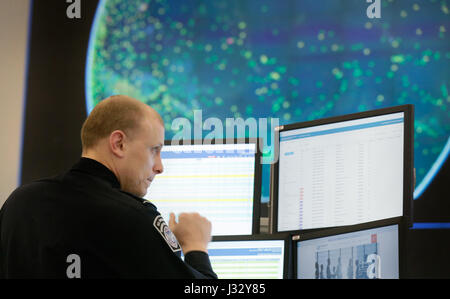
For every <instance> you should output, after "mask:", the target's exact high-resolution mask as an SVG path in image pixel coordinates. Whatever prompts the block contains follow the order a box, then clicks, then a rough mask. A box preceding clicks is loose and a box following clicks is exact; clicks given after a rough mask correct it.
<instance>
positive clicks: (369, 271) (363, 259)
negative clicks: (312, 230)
mask: <svg viewBox="0 0 450 299" xmlns="http://www.w3.org/2000/svg"><path fill="white" fill-rule="evenodd" d="M398 238H399V234H398V225H391V226H385V227H380V228H374V229H368V230H362V231H358V232H352V233H345V234H339V235H336V236H328V237H322V238H317V239H311V240H305V241H299V242H298V243H297V278H300V279H375V278H384V279H394V278H399V241H398Z"/></svg>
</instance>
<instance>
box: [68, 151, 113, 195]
mask: <svg viewBox="0 0 450 299" xmlns="http://www.w3.org/2000/svg"><path fill="white" fill-rule="evenodd" d="M72 170H76V171H81V172H84V173H88V174H91V175H93V176H96V177H99V178H101V179H103V180H105V181H107V182H108V183H110V184H111V186H112V187H113V188H117V189H120V182H119V180H118V179H117V177H116V176H115V174H114V173H113V172H112V171H111V170H109V169H108V168H107V167H106V166H105V165H103V164H102V163H100V162H98V161H96V160H93V159H90V158H84V157H82V158H80V160H79V161H78V163H76V164H75V165H74V166H73V167H72Z"/></svg>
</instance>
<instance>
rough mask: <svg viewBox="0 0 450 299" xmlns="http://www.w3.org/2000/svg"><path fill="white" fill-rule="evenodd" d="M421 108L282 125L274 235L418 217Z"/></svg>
mask: <svg viewBox="0 0 450 299" xmlns="http://www.w3.org/2000/svg"><path fill="white" fill-rule="evenodd" d="M413 124H414V119H413V106H412V105H403V106H397V107H391V108H385V109H379V110H374V111H367V112H361V113H356V114H350V115H344V116H338V117H332V118H326V119H320V120H314V121H308V122H303V123H296V124H290V125H285V126H280V127H278V128H277V131H276V132H278V133H279V137H278V138H277V140H279V146H277V149H278V150H279V153H278V155H279V159H278V161H277V163H275V164H274V165H273V168H272V169H273V175H272V176H273V180H272V182H273V185H272V188H273V192H272V204H273V208H274V210H273V213H272V214H273V220H272V230H273V231H274V232H286V231H294V230H309V229H317V228H326V227H335V226H342V225H352V224H358V223H364V222H370V221H376V220H381V219H387V218H393V217H398V216H404V217H407V218H408V219H410V221H409V222H410V223H411V215H412V202H413V201H412V198H413V191H414V186H413V144H414V143H413V136H414V131H413V129H414V125H413Z"/></svg>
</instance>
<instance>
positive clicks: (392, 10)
mask: <svg viewBox="0 0 450 299" xmlns="http://www.w3.org/2000/svg"><path fill="white" fill-rule="evenodd" d="M367 5H368V4H367V3H366V1H363V0H341V1H338V0H322V1H313V0H304V1H297V0H283V1H269V0H245V1H243V0H211V1H202V0H190V1H181V0H170V1H169V0H133V1H126V2H125V1H119V0H102V1H100V2H99V6H98V9H97V12H96V16H95V21H94V23H93V26H92V30H91V37H90V44H89V49H88V61H87V68H86V98H87V109H88V112H90V111H91V110H92V108H93V107H94V106H95V105H96V104H97V103H98V102H99V101H100V100H102V99H104V98H106V97H108V96H110V95H112V94H126V95H129V96H131V97H134V98H137V99H139V100H141V101H143V102H145V103H147V104H148V105H151V106H152V107H153V108H155V109H156V110H157V111H158V112H159V113H160V114H161V115H162V117H163V119H164V121H165V124H166V138H167V139H170V138H171V136H173V135H174V134H175V133H176V132H174V131H172V128H171V124H172V121H173V120H174V119H175V118H178V117H185V118H188V119H190V120H192V121H193V115H194V110H202V113H203V118H204V119H206V118H208V117H217V118H219V119H222V120H223V121H224V122H225V119H226V118H230V117H231V118H239V117H240V118H243V119H246V118H249V117H253V118H278V119H279V122H280V124H288V123H293V122H299V121H306V120H313V119H318V118H323V117H329V116H336V115H342V114H348V113H354V112H359V111H365V110H371V109H377V108H382V107H388V106H396V105H401V104H406V103H410V104H414V105H415V140H414V151H415V153H414V154H415V161H414V163H415V168H416V170H417V189H416V192H415V197H416V198H418V197H419V196H420V194H421V193H422V192H423V191H424V190H425V188H426V187H427V185H428V184H429V182H430V181H431V180H432V178H433V176H434V175H435V174H436V173H437V171H438V170H439V168H440V166H441V165H442V164H443V162H444V161H445V159H446V158H447V156H448V153H449V150H450V141H449V135H450V111H449V109H450V95H449V87H450V84H449V72H450V42H449V31H450V16H449V11H450V8H449V7H448V6H447V1H440V0H429V1H418V2H417V3H413V1H391V0H385V1H382V6H381V10H382V14H381V18H379V19H369V18H368V17H367V15H366V9H367ZM205 133H208V132H205ZM238 137H239V136H238ZM264 172H265V173H267V172H268V168H266V169H265V170H264ZM266 176H267V175H266ZM266 180H267V178H266ZM263 182H264V180H263ZM267 185H268V184H264V185H263V196H266V197H267V196H268V186H267Z"/></svg>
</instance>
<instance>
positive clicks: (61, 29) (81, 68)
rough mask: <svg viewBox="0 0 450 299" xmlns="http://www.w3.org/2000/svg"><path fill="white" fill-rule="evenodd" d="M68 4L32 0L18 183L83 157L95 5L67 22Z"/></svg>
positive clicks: (84, 6) (84, 4) (89, 3)
mask: <svg viewBox="0 0 450 299" xmlns="http://www.w3.org/2000/svg"><path fill="white" fill-rule="evenodd" d="M67 5H68V4H67V3H66V1H60V0H46V1H33V4H32V9H33V11H32V26H31V28H32V29H31V38H30V45H29V47H30V49H29V53H30V54H29V64H28V78H27V79H28V82H27V91H26V115H25V130H24V140H23V152H22V172H21V182H22V183H28V182H30V181H32V180H34V179H37V178H41V177H43V176H51V175H54V174H57V173H59V172H61V171H62V170H64V169H67V168H68V167H70V166H71V165H72V164H73V163H74V162H75V161H76V160H77V159H78V158H79V157H80V155H81V141H80V137H79V136H80V128H81V125H82V123H83V121H84V119H85V118H86V107H85V92H84V90H85V88H84V85H85V84H84V72H85V63H86V54H87V46H88V41H89V33H90V28H91V23H92V20H93V17H94V15H95V9H96V7H97V1H82V6H81V16H82V18H81V19H69V18H68V17H67V15H66V9H67Z"/></svg>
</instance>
